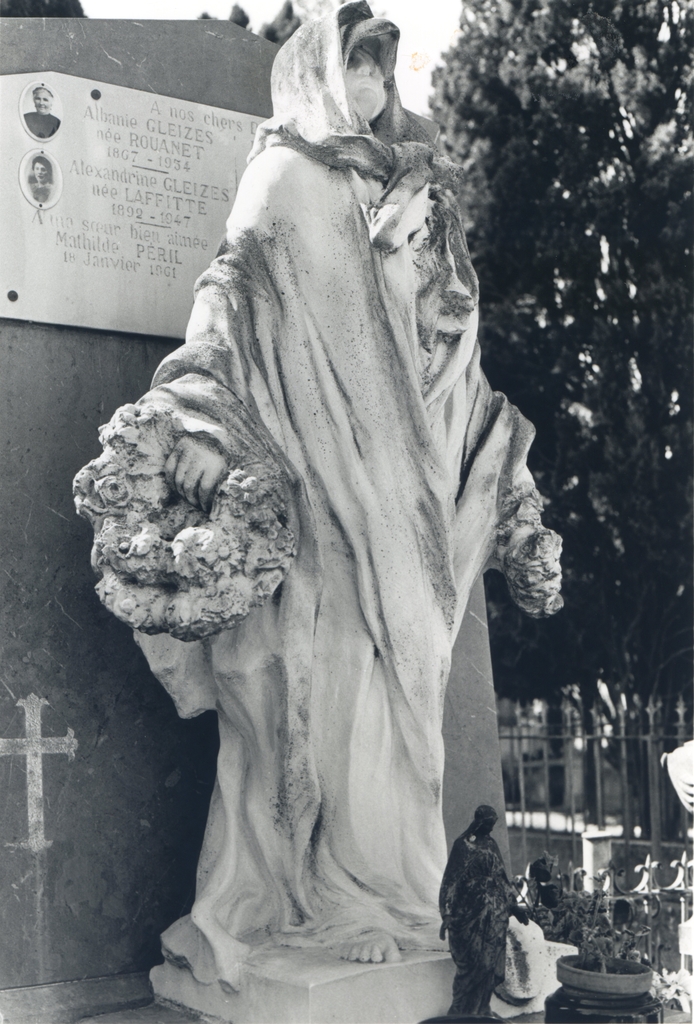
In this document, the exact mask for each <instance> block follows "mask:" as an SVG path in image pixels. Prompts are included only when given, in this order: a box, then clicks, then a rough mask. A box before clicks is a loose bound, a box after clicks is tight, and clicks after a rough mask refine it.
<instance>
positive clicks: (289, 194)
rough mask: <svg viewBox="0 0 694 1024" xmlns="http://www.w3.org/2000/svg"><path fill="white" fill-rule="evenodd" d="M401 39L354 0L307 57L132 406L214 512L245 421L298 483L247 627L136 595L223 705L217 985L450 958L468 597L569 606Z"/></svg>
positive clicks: (207, 926)
mask: <svg viewBox="0 0 694 1024" xmlns="http://www.w3.org/2000/svg"><path fill="white" fill-rule="evenodd" d="M397 39H398V30H397V29H396V27H395V26H394V25H393V24H392V23H391V22H388V21H384V20H380V19H375V18H373V17H372V15H371V11H370V10H369V8H368V6H367V4H366V3H364V2H356V3H347V4H345V5H344V6H342V7H340V8H339V10H337V11H336V12H334V13H331V14H330V15H328V16H326V17H324V18H322V19H320V20H318V21H316V22H313V23H309V24H306V25H304V26H303V27H302V28H301V29H300V30H299V31H298V32H297V33H296V34H295V35H294V36H293V37H292V38H291V39H290V40H289V41H288V42H287V43H286V44H285V45H284V47H283V48H282V49H281V50H280V52H279V53H278V56H277V58H276V61H275V65H274V69H273V76H272V93H273V104H274V116H273V118H272V119H271V120H270V121H268V122H266V123H265V124H263V125H262V126H261V127H260V128H259V130H258V134H257V137H256V143H255V147H254V149H253V152H252V153H251V156H250V158H249V166H248V168H247V170H246V172H245V174H244V177H243V179H242V180H241V183H240V185H239V190H238V195H237V198H236V201H235V204H234V208H233V210H232V212H231V216H230V218H229V221H228V225H227V234H226V240H225V242H224V243H223V246H222V249H221V250H220V255H219V256H218V257H217V259H216V260H215V261H214V262H213V263H212V265H211V267H210V268H209V270H208V271H207V272H206V273H205V274H203V276H202V277H201V278H200V280H199V281H198V284H197V291H196V296H197V297H196V300H195V306H194V309H193V313H192V317H191V320H190V325H189V328H188V332H187V337H186V343H185V345H183V346H182V347H181V348H180V349H178V350H177V351H176V352H174V353H173V354H172V355H171V356H169V357H168V358H167V359H165V360H164V362H163V363H162V365H161V366H160V367H159V369H158V371H157V373H156V376H155V378H154V381H153V386H152V390H151V391H150V392H149V393H148V395H146V396H145V397H144V398H143V399H141V401H140V403H138V405H137V406H135V407H132V408H133V409H135V410H136V412H137V410H138V409H139V410H142V409H145V408H146V409H149V410H151V409H152V408H154V407H166V409H167V410H168V412H167V415H168V416H170V417H173V419H172V420H171V422H174V421H175V425H176V426H175V431H174V433H173V434H169V435H167V437H169V442H168V443H169V445H170V449H171V450H168V449H167V450H166V451H164V456H163V457H164V463H163V465H162V466H161V467H160V470H159V476H158V478H157V479H158V480H159V483H160V484H161V486H162V487H164V483H163V481H165V482H166V486H167V487H168V488H169V489H170V490H171V492H172V493H175V494H177V495H178V496H179V497H180V500H182V501H185V502H187V506H186V507H189V508H191V509H194V508H197V510H198V513H199V514H200V515H204V514H207V511H208V510H209V509H210V508H212V511H211V513H210V515H211V518H212V519H213V518H214V516H215V515H216V514H217V513H216V512H215V508H217V504H218V503H219V501H220V500H221V499H220V493H221V494H222V496H223V494H224V493H226V492H225V491H224V487H225V486H226V487H227V490H228V486H227V485H224V486H221V484H222V483H223V481H224V480H225V479H226V480H227V481H228V479H229V478H228V476H227V475H228V474H229V473H230V472H231V473H233V472H236V471H239V472H240V471H241V470H243V471H244V472H247V471H248V468H247V467H246V466H244V465H243V458H244V456H243V452H242V451H241V453H240V448H239V444H240V442H238V439H237V440H236V441H235V440H234V438H235V437H237V434H238V429H237V428H238V423H239V422H240V421H243V422H242V427H243V430H242V433H243V431H245V432H246V434H248V432H249V431H251V432H252V431H253V430H254V429H255V430H256V432H257V438H258V444H259V445H260V448H262V451H263V452H265V455H262V453H261V455H258V454H257V452H255V454H253V459H258V458H260V459H262V458H266V457H267V459H269V460H270V461H271V462H272V463H273V466H274V467H275V470H276V471H277V472H280V471H281V474H283V480H284V483H283V485H282V487H283V490H282V493H283V494H285V495H286V496H287V497H286V502H285V505H286V507H284V511H278V510H277V508H275V510H274V512H273V515H274V514H275V513H276V515H277V516H278V517H279V520H280V521H281V522H282V523H283V524H284V525H285V526H286V529H287V530H288V531H289V532H290V534H291V537H290V540H288V541H287V542H286V544H285V547H284V551H285V554H286V553H287V552H288V553H289V554H291V555H292V557H291V559H290V564H289V567H288V568H286V565H284V568H286V572H285V574H284V577H283V582H282V583H281V585H280V586H276V582H277V581H276V580H275V583H273V585H272V586H273V587H276V589H274V593H273V594H272V597H270V598H267V599H266V600H264V603H263V601H260V599H259V600H258V601H257V602H256V603H255V604H254V605H253V606H252V607H250V610H248V608H246V609H245V612H244V614H245V617H242V616H241V617H240V616H239V615H236V617H233V616H230V618H229V621H228V623H227V624H226V625H227V626H229V627H230V628H219V627H218V623H217V625H215V626H214V629H213V628H212V627H209V629H208V627H207V626H206V627H205V628H204V629H203V628H201V629H200V630H198V632H195V631H192V632H191V633H190V635H189V636H186V634H185V622H187V621H188V619H185V615H184V616H183V619H181V614H183V613H181V614H179V612H176V615H178V619H177V620H176V621H177V623H178V624H177V626H176V629H175V630H171V631H173V632H175V635H176V636H177V637H182V639H174V638H172V636H171V635H170V634H167V633H166V632H160V633H159V635H147V633H156V632H157V631H158V630H162V629H168V628H169V627H168V626H166V624H165V623H164V624H163V625H162V623H163V622H164V620H165V619H166V615H163V613H162V615H163V617H161V616H160V619H157V620H156V621H155V620H154V619H153V618H152V616H150V617H149V618H147V616H144V613H143V614H142V615H140V618H139V619H137V620H136V619H135V618H133V615H134V613H133V612H132V609H133V607H134V604H133V602H135V605H136V604H137V600H136V598H133V597H132V595H131V596H130V597H129V598H128V601H127V602H125V605H127V607H125V606H124V603H123V602H122V601H121V604H120V605H119V606H118V608H116V607H115V606H114V610H115V611H116V612H117V613H118V614H120V615H121V617H122V618H124V619H125V620H126V621H131V622H132V624H133V625H135V626H137V627H138V628H140V629H142V630H144V632H141V633H139V634H138V639H139V642H140V644H141V646H142V649H143V650H144V652H145V654H146V656H147V658H148V660H149V663H150V665H151V667H152V669H153V671H154V673H155V674H156V675H157V677H158V678H159V679H160V680H161V681H162V683H163V684H164V685H165V686H166V687H167V689H168V690H169V692H170V693H171V695H172V696H173V698H174V700H175V701H176V704H177V706H178V708H179V711H180V713H181V714H184V715H191V714H196V713H199V712H200V711H202V710H204V709H206V708H214V709H216V710H217V712H218V716H219V729H220V753H219V762H218V774H217V782H216V786H215V790H214V793H213V797H212V802H211V807H210V813H209V820H208V825H207V831H206V835H205V840H204V846H203V850H202V854H201V858H200V864H199V869H198V881H197V893H196V899H195V904H194V907H193V910H192V913H191V914H190V916H189V917H186V918H184V919H182V920H181V921H179V922H177V923H176V924H174V925H173V926H172V927H171V928H170V929H169V930H168V931H167V932H166V933H165V934H164V936H163V947H164V953H165V956H166V957H167V958H168V959H169V960H171V961H172V962H174V963H177V964H180V965H187V966H188V967H189V968H190V969H191V970H192V972H193V974H194V975H195V977H196V978H197V979H198V980H199V981H202V982H211V981H213V980H216V979H220V980H222V981H223V982H225V983H227V984H229V985H231V986H236V985H237V984H238V976H239V964H240V963H241V962H242V961H243V960H244V959H245V958H247V956H248V954H249V950H250V949H252V948H255V947H257V946H259V945H262V944H264V943H268V942H269V943H275V944H280V945H289V946H300V947H326V948H329V949H331V950H334V951H335V953H336V954H337V955H339V956H342V957H345V958H347V959H353V960H362V961H368V960H371V961H375V962H379V961H382V960H396V959H398V958H399V956H400V953H399V951H400V950H406V949H436V950H440V949H441V944H440V939H439V936H438V932H439V920H438V909H437V899H438V892H439V886H440V883H441V876H442V873H443V870H444V867H445V864H446V842H445V837H444V829H443V821H442V808H441V787H442V776H443V741H442V736H441V722H442V712H443V699H444V692H445V688H446V682H447V678H448V673H449V668H450V662H451V650H452V647H453V643H454V641H455V638H456V634H457V631H458V627H459V625H460V622H461V619H462V616H463V614H464V611H465V607H466V604H467V601H468V597H469V594H470V590H471V588H472V586H473V583H474V582H475V580H476V579H477V578H478V576H479V574H480V573H481V572H482V571H483V570H484V569H485V568H487V567H489V566H495V567H497V568H499V569H501V570H502V571H504V572H505V574H506V577H507V579H508V581H509V586H510V588H511V591H512V593H513V594H514V596H515V598H516V599H517V601H518V602H519V603H520V604H521V605H522V606H523V607H525V608H526V610H528V611H529V612H530V614H534V615H544V614H551V613H552V612H553V611H556V610H557V608H558V607H560V606H561V598H560V597H559V594H558V591H559V583H560V572H559V566H558V555H559V548H560V541H559V538H558V537H557V536H556V535H555V534H553V533H552V532H551V531H548V530H546V529H544V528H543V527H542V524H541V522H540V509H541V502H540V498H539V495H538V494H537V492H536V490H535V488H534V486H533V482H532V478H531V476H530V473H529V471H528V469H527V467H526V454H527V450H528V447H529V445H530V443H531V440H532V437H533V429H532V427H531V425H530V424H529V423H528V422H527V421H526V420H525V419H524V418H523V416H522V415H521V414H520V413H519V412H518V410H517V409H515V408H514V407H513V406H512V405H510V403H509V402H508V401H507V400H506V399H505V398H504V397H503V396H502V395H500V394H497V393H493V392H492V391H491V389H490V387H489V385H488V383H487V381H486V379H485V377H484V375H483V373H482V372H481V370H480V365H479V358H480V356H479V347H478V344H477V342H476V334H477V303H478V288H477V280H476V277H475V274H474V271H473V269H472V266H471V263H470V258H469V255H468V250H467V247H466V243H465V238H464V234H463V230H462V227H461V222H460V216H459V212H458V208H457V205H456V202H455V190H456V181H457V174H458V170H457V169H456V168H455V167H454V166H453V165H452V164H450V163H448V162H447V161H445V160H442V159H439V158H438V157H437V156H436V153H435V151H434V149H433V147H432V145H431V143H430V141H429V140H428V137H427V134H426V132H425V131H424V130H423V129H422V127H421V126H420V125H419V124H418V123H417V122H416V121H415V120H414V119H413V118H412V117H411V116H409V115H408V114H407V113H406V112H405V111H404V110H403V108H402V107H401V105H400V102H399V99H398V94H397V90H396V88H395V85H394V82H393V69H394V64H395V55H396V46H397ZM147 415H150V414H149V413H148V414H147ZM254 425H255V426H254ZM128 429H130V428H128ZM241 447H243V446H242V445H241ZM251 447H252V446H251ZM259 450H260V449H259ZM249 458H250V456H249ZM251 461H252V460H251ZM239 467H240V469H239ZM275 470H273V472H275ZM99 472H102V471H101V470H99ZM103 472H106V471H105V470H104V471H103ZM275 476H276V473H275ZM273 479H275V477H273ZM97 483H98V481H97ZM229 486H230V485H229ZM244 486H245V485H244ZM273 486H274V485H273ZM114 487H115V485H114ZM278 487H279V485H278ZM102 490H104V489H103V488H102ZM116 490H117V488H116ZM276 490H277V489H276ZM239 493H240V492H239ZM273 493H274V492H273ZM277 493H279V491H277ZM191 514H192V513H191ZM185 521H186V522H188V520H187V519H186V520H185ZM195 528H196V529H197V527H195ZM186 529H188V528H187V527H186ZM276 532H277V531H275V533H274V534H273V535H274V536H276ZM184 533H186V531H184ZM186 536H192V534H189V533H186ZM205 536H207V535H205ZM210 536H211V535H210ZM203 541H204V538H203ZM203 541H200V545H202V547H204V543H208V541H204V543H203ZM143 543H144V542H143ZM148 543H149V542H148ZM162 543H163V542H162ZM181 543H183V542H181ZM191 543H192V542H191ZM196 543H197V542H196ZM209 543H210V544H212V543H213V541H212V540H210V541H209ZM215 543H216V542H215ZM174 546H175V545H174ZM144 547H146V544H145V545H144V546H143V544H140V548H138V550H144ZM155 547H156V546H155ZM112 548H113V550H115V551H116V552H117V550H118V545H115V547H114V546H113V545H112ZM127 548H128V544H127V543H124V544H123V543H121V550H126V549H127ZM179 548H180V545H179ZM133 550H134V549H133ZM148 550H150V549H148ZM151 550H155V548H152V549H151ZM181 550H182V549H181ZM201 550H202V548H201ZM126 553H127V551H126ZM104 557H105V556H103V551H102V554H101V555H99V556H98V557H97V558H96V564H97V568H100V565H101V562H102V561H103V559H104ZM220 557H222V556H220ZM113 558H114V559H116V560H117V555H114V556H113ZM285 562H286V559H285ZM272 564H273V565H275V563H274V562H273V563H272ZM283 564H284V563H283ZM102 568H103V567H102ZM100 571H101V570H100ZM118 571H120V569H119V570H118ZM282 571H284V569H283V570H282ZM148 578H149V577H148ZM152 586H153V587H154V589H156V586H157V584H156V583H155V584H152ZM107 589H108V588H107ZM269 589H270V590H271V589H272V587H270V588H269ZM202 591H204V593H207V591H205V589H204V585H203V586H202ZM209 592H210V594H212V593H214V592H215V587H214V586H212V587H211V588H209ZM102 596H103V595H102ZM112 596H113V595H112ZM203 597H204V594H203ZM148 599H149V598H148ZM104 600H106V596H104ZM143 600H144V599H143ZM254 600H255V599H254ZM107 603H108V602H107ZM251 603H252V602H251ZM186 608H188V605H186ZM169 611H171V609H169ZM246 612H247V614H246ZM138 614H139V613H138ZM148 614H149V613H148ZM166 614H169V612H167V613H166ZM171 614H173V612H171ZM185 614H186V615H187V614H188V612H186V613H185ZM215 614H216V613H215ZM129 616H130V618H129ZM143 616H144V617H143ZM203 618H204V616H203ZM239 618H240V621H239ZM206 621H207V620H206ZM181 622H183V625H181ZM215 622H217V620H215ZM210 630H212V631H211V632H210Z"/></svg>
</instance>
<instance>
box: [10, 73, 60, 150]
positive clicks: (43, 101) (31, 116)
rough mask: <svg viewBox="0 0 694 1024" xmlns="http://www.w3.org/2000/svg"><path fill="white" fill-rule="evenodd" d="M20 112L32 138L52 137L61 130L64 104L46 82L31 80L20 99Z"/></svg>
mask: <svg viewBox="0 0 694 1024" xmlns="http://www.w3.org/2000/svg"><path fill="white" fill-rule="evenodd" d="M19 114H20V117H21V119H22V124H23V125H24V128H25V130H26V132H27V133H28V134H29V135H31V137H32V139H52V138H53V137H54V136H55V135H56V133H57V132H58V131H59V130H60V125H61V123H62V120H63V104H62V103H61V101H60V97H59V96H58V94H57V93H56V91H55V89H54V88H53V87H52V86H50V85H48V84H47V83H46V82H41V81H36V82H30V83H29V85H27V87H26V88H25V89H24V90H23V91H22V95H21V97H20V99H19Z"/></svg>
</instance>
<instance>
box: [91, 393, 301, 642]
mask: <svg viewBox="0 0 694 1024" xmlns="http://www.w3.org/2000/svg"><path fill="white" fill-rule="evenodd" d="M189 432H190V421H187V417H186V416H185V415H184V414H180V413H178V412H176V411H175V410H174V409H172V408H169V407H166V406H162V405H161V404H154V403H152V402H147V400H146V399H143V400H142V402H141V403H139V404H138V405H124V406H122V407H121V408H120V409H118V410H117V411H116V412H115V414H114V415H113V418H112V419H111V421H110V423H108V424H107V425H106V426H104V427H102V428H101V429H100V431H99V437H100V440H101V443H102V445H103V447H104V452H103V454H102V455H101V456H100V457H99V458H97V459H94V460H93V461H92V462H90V463H89V464H88V465H87V466H85V467H84V469H82V470H81V471H80V472H79V473H78V474H77V476H76V477H75V481H74V494H75V505H76V507H77V511H78V513H79V514H80V515H81V516H84V518H85V519H88V520H89V521H90V522H91V523H92V525H93V526H94V534H95V536H94V546H93V548H92V565H93V567H94V569H95V571H96V572H97V573H98V575H100V576H101V579H100V581H99V583H98V584H97V586H96V591H97V593H98V595H99V597H100V598H101V601H102V602H103V603H104V605H105V606H106V607H107V608H108V609H109V610H110V611H112V612H113V613H114V615H116V616H117V617H118V618H119V619H121V620H122V621H123V622H126V623H127V624H128V625H129V626H132V627H133V628H134V629H138V630H140V631H142V632H143V633H163V632H166V633H170V634H171V635H172V636H173V637H175V638H176V639H178V640H198V639H200V638H202V637H205V636H210V635H212V634H214V633H218V632H219V631H220V630H222V629H228V628H230V627H232V626H235V625H236V624H237V623H239V622H240V621H241V620H242V619H244V618H245V617H246V615H248V613H249V611H250V610H251V609H252V608H253V607H256V606H258V605H261V604H263V603H264V602H265V601H266V600H267V599H268V598H269V597H270V596H271V595H272V594H273V593H274V591H275V590H276V589H277V587H278V586H279V584H280V583H281V582H282V580H283V579H284V577H285V575H286V572H287V570H288V568H289V565H290V563H291V559H292V557H293V556H294V554H295V538H294V535H293V533H292V531H291V530H290V529H289V528H288V526H287V513H288V507H289V501H290V493H289V486H288V482H287V478H286V475H285V472H284V470H283V468H281V467H280V466H279V465H278V464H274V463H273V462H272V460H271V459H270V458H268V457H267V453H266V452H265V453H262V454H264V456H265V457H260V458H259V454H260V453H261V449H259V450H258V451H255V452H248V461H247V462H246V463H245V464H244V465H242V466H241V465H239V466H237V467H235V468H234V469H233V470H232V471H231V472H230V473H229V474H228V476H227V477H226V479H225V480H224V481H223V482H222V483H221V485H220V486H219V488H218V490H217V493H216V496H215V499H214V502H213V505H212V508H211V510H210V513H209V515H208V514H207V513H205V512H203V511H201V510H200V509H198V508H194V507H193V506H192V505H190V504H189V503H188V502H187V501H185V499H184V498H182V497H180V496H179V495H178V493H177V492H176V491H173V490H172V489H171V488H170V487H169V485H168V483H167V481H166V477H165V473H164V465H165V462H166V459H167V457H168V455H169V454H170V452H171V451H172V450H173V448H174V447H175V445H176V443H177V442H178V440H179V439H180V438H181V437H183V436H184V435H185V434H187V433H189Z"/></svg>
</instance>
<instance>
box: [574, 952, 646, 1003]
mask: <svg viewBox="0 0 694 1024" xmlns="http://www.w3.org/2000/svg"><path fill="white" fill-rule="evenodd" d="M578 961H579V957H577V956H563V957H560V959H559V960H557V980H558V981H560V982H561V983H562V985H563V986H564V989H565V991H566V992H567V993H568V994H569V995H571V996H573V997H576V998H579V999H586V998H587V999H593V1000H594V999H599V1000H601V1001H602V1000H606V999H622V1000H623V999H633V998H635V997H637V996H644V995H645V994H646V992H648V990H649V989H650V987H651V985H652V984H653V971H652V970H651V968H650V967H648V966H647V965H646V964H640V963H637V962H636V961H634V960H619V959H616V958H614V959H612V960H608V961H607V973H606V974H601V973H600V972H598V971H586V970H583V968H581V967H578V966H577V965H578ZM611 969H612V970H613V971H614V973H610V971H611ZM617 970H618V972H619V973H617Z"/></svg>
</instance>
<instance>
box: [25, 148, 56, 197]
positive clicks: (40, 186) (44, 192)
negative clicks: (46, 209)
mask: <svg viewBox="0 0 694 1024" xmlns="http://www.w3.org/2000/svg"><path fill="white" fill-rule="evenodd" d="M27 180H28V183H29V188H30V190H31V194H32V196H33V197H34V199H35V200H36V202H37V203H41V204H44V203H47V202H48V201H49V199H50V198H51V196H52V194H53V185H54V182H53V164H52V163H51V161H50V159H49V158H48V157H47V156H35V157H34V159H33V160H32V161H31V172H30V174H29V177H28V179H27Z"/></svg>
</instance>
